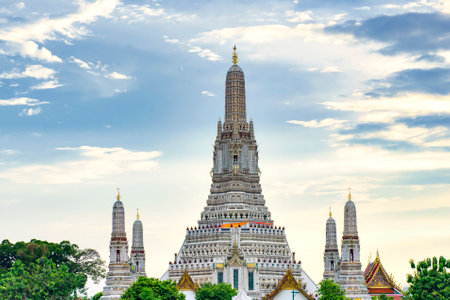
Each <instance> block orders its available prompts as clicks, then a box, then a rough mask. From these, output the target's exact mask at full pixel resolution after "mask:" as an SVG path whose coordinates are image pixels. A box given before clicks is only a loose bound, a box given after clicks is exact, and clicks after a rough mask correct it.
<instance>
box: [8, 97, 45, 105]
mask: <svg viewBox="0 0 450 300" xmlns="http://www.w3.org/2000/svg"><path fill="white" fill-rule="evenodd" d="M49 103H50V102H48V101H41V100H38V99H33V98H27V97H20V98H11V99H0V106H17V105H25V106H38V105H42V104H49Z"/></svg>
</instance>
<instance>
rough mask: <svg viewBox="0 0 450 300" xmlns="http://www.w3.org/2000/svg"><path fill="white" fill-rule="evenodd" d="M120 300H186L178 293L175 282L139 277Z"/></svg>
mask: <svg viewBox="0 0 450 300" xmlns="http://www.w3.org/2000/svg"><path fill="white" fill-rule="evenodd" d="M120 299H126V300H185V299H186V298H185V296H184V294H182V293H180V292H178V289H177V285H176V284H175V282H174V281H171V280H165V281H161V280H158V279H156V278H147V277H143V276H141V277H139V278H138V280H137V281H136V282H135V283H133V284H132V285H131V286H130V287H129V288H128V289H127V290H126V291H125V292H124V293H123V294H122V297H120Z"/></svg>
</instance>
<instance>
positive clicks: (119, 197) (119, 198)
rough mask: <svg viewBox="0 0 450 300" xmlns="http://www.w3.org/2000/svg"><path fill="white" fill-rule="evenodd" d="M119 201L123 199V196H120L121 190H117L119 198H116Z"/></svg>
mask: <svg viewBox="0 0 450 300" xmlns="http://www.w3.org/2000/svg"><path fill="white" fill-rule="evenodd" d="M116 198H117V200H118V201H120V199H121V198H122V196H120V188H117V196H116Z"/></svg>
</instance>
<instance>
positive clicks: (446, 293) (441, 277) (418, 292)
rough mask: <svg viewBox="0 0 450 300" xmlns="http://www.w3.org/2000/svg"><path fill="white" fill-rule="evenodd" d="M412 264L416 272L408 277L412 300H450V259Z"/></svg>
mask: <svg viewBox="0 0 450 300" xmlns="http://www.w3.org/2000/svg"><path fill="white" fill-rule="evenodd" d="M410 264H411V268H412V269H413V270H414V271H413V274H408V277H407V281H408V283H409V284H410V287H409V290H408V297H409V298H410V299H424V300H426V299H450V273H449V271H450V259H445V258H444V257H443V256H441V257H439V260H438V259H437V258H436V257H433V258H432V259H430V258H427V259H425V260H423V261H420V262H418V263H417V266H416V264H415V263H414V261H413V260H410Z"/></svg>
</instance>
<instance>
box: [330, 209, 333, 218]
mask: <svg viewBox="0 0 450 300" xmlns="http://www.w3.org/2000/svg"><path fill="white" fill-rule="evenodd" d="M332 215H333V214H332V213H331V206H330V218H331V216H332Z"/></svg>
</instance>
